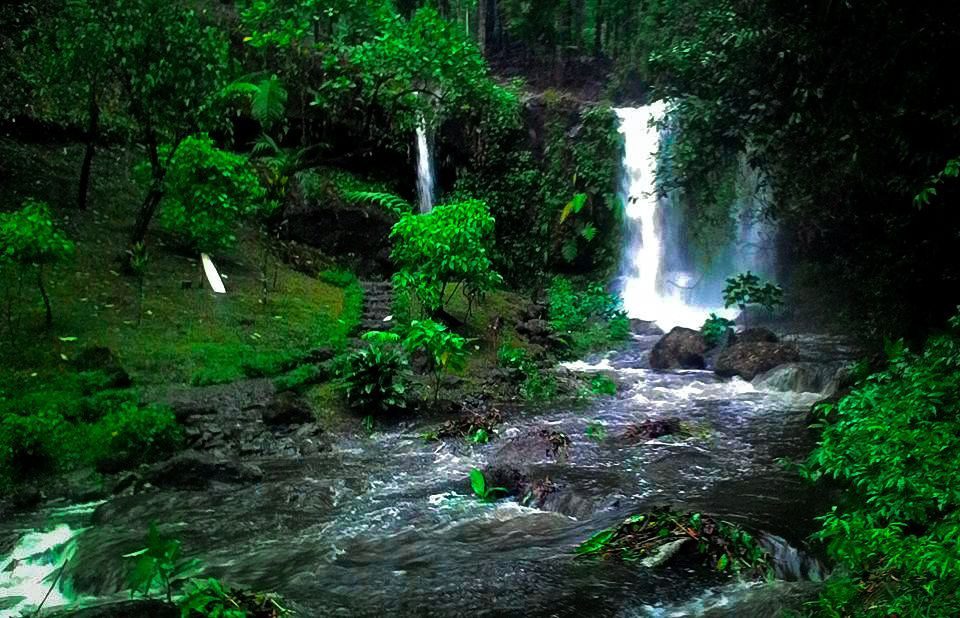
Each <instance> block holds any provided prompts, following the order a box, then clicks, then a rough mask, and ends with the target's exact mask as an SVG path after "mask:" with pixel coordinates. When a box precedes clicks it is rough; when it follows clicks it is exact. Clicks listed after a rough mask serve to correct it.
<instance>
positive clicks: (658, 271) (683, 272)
mask: <svg viewBox="0 0 960 618" xmlns="http://www.w3.org/2000/svg"><path fill="white" fill-rule="evenodd" d="M615 111H616V114H617V117H618V118H619V121H620V133H621V134H622V135H623V139H624V149H623V170H622V185H621V196H620V197H621V200H622V201H623V204H624V213H625V220H626V229H625V234H624V247H623V258H622V260H621V264H620V272H619V275H618V280H617V288H618V291H619V293H620V296H621V297H622V299H623V306H624V310H625V311H626V312H627V315H629V316H630V317H631V318H638V319H642V320H650V321H654V322H656V323H657V325H658V326H660V327H661V328H663V329H664V330H669V329H670V328H673V327H674V326H686V327H688V328H699V327H700V325H701V324H702V323H703V321H704V319H705V318H706V317H707V315H709V314H710V313H711V312H714V313H717V314H718V315H722V316H725V317H728V318H733V317H735V315H736V312H735V311H733V310H724V309H723V308H722V306H721V305H722V300H721V295H722V290H723V282H724V280H725V279H726V278H727V277H729V276H731V275H734V274H736V273H738V272H743V271H745V270H751V271H753V272H755V273H757V274H760V275H761V276H764V277H767V278H772V276H773V274H774V268H775V263H774V259H773V254H774V251H773V242H774V237H775V230H771V229H770V226H769V225H768V224H764V223H763V222H762V221H761V219H760V218H759V216H758V214H757V211H758V206H759V204H760V203H761V202H762V201H764V200H767V199H769V195H768V194H767V191H766V189H765V187H764V183H763V179H762V177H761V175H760V174H759V173H757V172H756V171H754V170H752V169H750V167H749V165H747V163H746V158H745V157H744V158H743V159H742V161H741V166H740V168H741V169H740V177H739V178H738V179H737V194H738V197H737V202H736V203H735V204H732V206H733V208H732V210H733V212H734V221H733V222H732V225H733V230H732V232H733V233H732V237H731V240H730V243H729V245H728V246H726V247H723V248H720V249H719V250H718V251H717V257H716V259H715V260H714V263H713V265H712V266H711V267H710V268H709V269H705V268H700V267H698V266H697V265H696V264H694V261H695V260H694V259H693V256H692V252H691V251H690V250H689V248H688V247H687V246H685V242H686V241H685V238H686V237H687V236H688V234H686V233H685V230H684V222H683V220H682V210H681V208H680V207H679V204H678V203H677V199H682V198H678V196H677V195H676V194H675V193H674V194H672V195H670V196H663V195H661V194H660V193H659V192H658V190H657V166H658V155H659V152H660V145H661V139H662V138H663V137H665V135H666V133H665V132H664V131H662V130H661V129H660V128H659V127H657V126H655V125H656V124H657V122H658V121H660V120H661V119H662V118H663V116H664V114H665V113H666V103H665V102H664V101H655V102H653V103H651V104H649V105H646V106H643V107H631V108H618V109H616V110H615Z"/></svg>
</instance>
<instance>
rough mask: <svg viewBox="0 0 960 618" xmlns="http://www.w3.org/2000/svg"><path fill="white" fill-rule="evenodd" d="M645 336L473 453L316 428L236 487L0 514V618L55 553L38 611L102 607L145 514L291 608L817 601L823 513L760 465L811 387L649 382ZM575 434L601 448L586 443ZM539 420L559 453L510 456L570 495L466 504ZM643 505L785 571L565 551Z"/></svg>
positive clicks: (405, 436)
mask: <svg viewBox="0 0 960 618" xmlns="http://www.w3.org/2000/svg"><path fill="white" fill-rule="evenodd" d="M655 340H656V338H655V337H652V338H651V337H642V338H637V339H636V340H635V341H634V342H633V344H632V345H630V346H629V347H628V348H627V349H626V350H624V351H622V352H618V353H611V354H608V355H606V357H604V358H598V359H594V362H592V363H575V364H572V365H570V366H569V369H572V370H575V371H584V372H594V371H604V372H606V373H607V374H608V375H610V376H612V377H614V379H615V380H616V381H617V382H618V384H619V390H618V394H617V395H616V396H615V397H607V398H601V399H597V400H593V401H591V402H589V403H587V404H583V405H571V406H569V407H559V408H547V409H543V410H533V409H531V410H525V411H524V410H520V411H511V412H510V413H508V414H505V416H506V422H505V423H504V425H503V426H501V428H500V436H499V437H498V439H496V440H494V441H492V442H491V443H489V444H486V445H478V446H474V445H468V444H465V443H462V442H456V441H448V442H447V443H437V442H434V443H426V442H424V441H423V440H422V439H421V438H420V437H419V434H420V433H421V432H422V431H423V430H424V429H426V427H425V426H422V425H417V424H411V425H409V426H403V427H395V428H391V429H387V430H384V431H378V432H376V433H375V434H374V435H373V436H372V437H370V438H365V437H361V436H334V435H328V436H327V439H328V440H329V449H327V450H325V451H324V452H323V453H321V454H319V455H317V456H313V457H310V458H304V459H302V460H290V459H275V460H265V461H257V462H255V463H257V464H258V465H260V466H261V467H262V469H263V470H264V473H265V479H264V481H263V482H261V483H257V484H254V485H249V486H245V487H236V486H224V487H221V488H215V489H212V490H208V491H172V490H154V491H149V492H146V493H141V494H138V495H133V496H126V497H115V498H113V499H111V500H109V501H107V502H105V503H103V504H99V505H90V506H89V507H87V508H84V507H77V508H71V509H63V510H60V511H55V512H42V513H32V514H27V515H23V516H21V517H18V518H14V519H13V520H12V521H4V522H2V523H0V542H3V540H4V539H14V538H15V539H18V540H17V541H16V543H15V548H14V549H13V550H12V552H11V551H10V550H9V548H4V547H3V546H2V545H0V555H5V556H6V558H3V559H0V616H15V615H19V612H20V610H21V609H23V608H26V607H29V606H30V605H33V604H35V603H36V602H37V601H38V600H39V598H42V596H43V593H44V592H45V591H46V589H47V588H48V587H49V585H50V583H51V582H52V581H53V578H54V577H55V576H56V573H57V571H58V570H59V569H58V567H59V565H60V563H61V562H62V561H63V559H64V557H65V555H72V558H71V559H70V561H69V562H68V564H67V567H66V568H65V569H64V572H63V576H62V578H61V579H60V581H59V582H58V585H57V586H55V590H54V592H53V594H51V598H50V599H49V600H48V601H47V603H48V605H57V604H64V603H72V602H76V600H78V599H79V600H89V599H92V598H100V599H103V598H105V597H117V598H120V597H121V596H122V594H123V592H122V591H123V589H124V587H125V586H124V580H125V575H126V572H127V570H128V569H129V567H130V564H129V560H125V559H123V558H122V557H121V556H122V555H123V554H125V553H128V552H130V551H133V550H136V549H138V548H139V547H140V546H141V545H142V539H143V537H144V535H145V531H146V528H147V526H148V524H149V522H151V521H156V522H158V523H160V524H162V525H163V528H164V531H165V532H167V533H170V534H171V535H173V536H175V537H177V538H179V539H181V540H182V541H183V544H184V550H185V553H186V554H188V555H190V556H194V557H197V558H200V559H201V560H202V561H203V562H204V563H205V564H206V565H207V567H208V573H209V574H211V575H214V576H221V577H224V578H225V579H227V580H228V581H233V582H236V583H239V584H246V585H251V586H255V587H256V588H258V589H265V590H276V591H278V592H280V593H281V594H282V595H283V596H284V597H285V598H286V599H288V600H289V602H290V603H291V605H292V606H293V607H295V608H296V609H298V610H299V611H300V612H301V615H303V616H324V615H344V616H378V615H433V616H460V615H468V614H469V615H473V614H484V615H525V616H579V615H591V616H688V615H709V616H758V617H762V616H775V615H777V614H778V612H779V611H780V610H781V609H782V608H783V607H785V606H796V605H797V604H799V603H801V602H802V601H803V600H804V599H807V598H809V597H810V596H811V595H813V594H816V589H817V583H816V582H815V581H810V577H809V576H811V575H813V576H816V575H817V574H818V571H819V568H818V565H817V564H816V563H815V561H813V560H812V559H810V558H807V557H805V556H804V555H803V553H802V552H798V550H797V549H796V548H798V547H800V546H801V545H802V542H803V539H804V538H805V537H806V536H807V535H808V534H809V533H810V532H811V531H812V526H813V518H814V516H816V515H817V514H820V513H822V512H823V511H824V509H825V505H823V504H822V503H821V502H820V501H819V500H818V499H817V496H816V494H815V492H813V491H812V490H811V488H809V487H808V486H806V485H805V484H804V483H803V482H801V481H800V480H799V479H798V478H797V477H796V476H795V475H794V474H793V473H791V472H788V471H787V470H785V469H784V468H783V467H782V466H781V465H779V464H778V463H777V459H778V458H780V457H796V456H802V455H803V454H804V453H805V452H807V451H808V449H809V448H810V446H811V444H810V439H811V438H810V436H809V434H808V431H807V429H806V422H807V413H808V410H809V407H810V405H811V403H813V402H814V401H815V400H816V399H817V397H818V395H816V394H813V393H805V394H798V393H780V392H767V391H761V390H757V389H756V388H755V387H753V386H752V385H751V384H750V383H747V382H743V381H741V380H739V379H733V380H721V379H719V378H716V377H715V376H714V375H713V374H712V373H710V372H703V371H682V372H654V371H651V370H649V369H646V368H645V367H646V355H647V352H648V350H649V348H650V347H651V346H652V344H653V342H654V341H655ZM824 347H826V348H828V349H829V348H830V345H829V342H828V345H825V346H824ZM671 417H672V418H678V419H680V420H681V421H682V423H683V424H684V427H685V428H686V430H687V432H688V433H690V434H692V436H690V437H686V438H667V437H664V438H660V439H655V440H651V441H648V442H646V443H644V442H641V443H638V444H637V443H633V444H631V443H628V442H626V441H623V440H619V439H618V436H620V435H621V434H622V433H623V432H624V431H625V430H626V428H627V427H628V426H629V425H630V424H631V423H635V422H637V421H639V420H643V419H658V418H659V419H665V418H671ZM591 422H599V423H601V424H602V425H603V426H604V427H605V430H606V434H607V439H605V440H603V441H600V442H597V441H593V440H591V439H589V438H588V437H587V436H586V435H585V429H586V426H587V424H588V423H591ZM540 428H549V429H550V430H554V431H560V432H563V433H565V434H566V435H567V436H568V437H569V438H570V440H571V441H572V444H571V446H570V448H569V451H568V453H567V455H566V456H564V457H561V458H559V459H554V458H552V457H549V456H547V455H546V454H544V457H543V458H541V459H540V460H538V461H532V462H528V463H529V468H528V472H529V473H530V475H531V476H532V477H541V478H542V477H549V478H550V479H551V480H552V481H554V482H555V483H556V484H557V485H558V486H560V487H562V488H563V491H564V492H565V493H566V494H569V496H570V497H569V499H568V500H567V501H566V503H567V504H568V505H569V508H566V509H562V510H564V511H565V513H558V512H546V511H541V510H537V509H533V508H527V507H522V506H519V505H518V504H517V503H516V502H515V501H512V500H501V501H499V502H497V503H494V504H484V503H481V502H479V501H478V500H476V499H475V498H473V497H472V496H471V494H470V491H469V487H468V483H467V481H466V479H467V475H468V473H469V471H470V469H471V468H474V467H479V468H482V467H484V465H486V464H487V463H488V462H489V461H491V460H492V459H494V458H495V457H496V453H497V451H498V450H499V449H501V448H503V446H504V444H505V443H507V442H508V441H509V440H510V439H511V436H517V435H521V436H522V435H523V434H524V433H526V432H529V431H536V430H538V429H540ZM655 505H671V506H674V507H677V508H680V509H685V510H686V509H689V510H696V511H703V512H706V513H709V514H712V515H716V516H719V517H722V518H726V519H729V520H732V521H736V522H739V523H742V524H744V525H745V526H747V527H748V528H750V529H752V530H755V531H757V532H760V533H763V534H764V535H766V536H765V539H766V540H765V542H766V543H767V544H768V546H770V547H771V548H772V549H773V550H775V552H776V554H777V559H778V564H779V570H780V575H781V576H782V577H783V578H785V579H781V580H778V581H776V582H769V583H759V584H749V585H748V584H742V583H717V582H709V581H702V580H700V579H697V577H696V576H694V575H692V574H691V573H690V572H687V571H684V570H678V569H671V568H666V569H664V570H658V571H645V570H643V569H642V568H639V567H635V566H625V565H619V564H614V563H609V562H600V563H597V562H587V561H583V560H578V559H574V558H573V555H572V551H573V548H574V547H575V546H576V545H577V544H578V543H580V542H581V541H583V540H584V539H585V538H587V537H588V536H590V535H591V534H592V533H593V532H595V531H596V530H598V529H600V528H603V527H606V526H609V525H612V524H614V523H616V522H617V521H619V520H621V519H622V518H624V517H625V516H627V515H628V514H630V513H633V512H635V511H638V510H644V509H647V508H649V507H651V506H655ZM574 515H575V516H574ZM77 531H80V532H79V535H78V536H76V538H74V534H76V532H77ZM38 532H39V533H43V532H47V533H48V534H38ZM31 535H32V536H31ZM74 544H76V546H75V547H74ZM30 548H33V550H34V551H30ZM74 550H75V552H74ZM31 578H32V579H31ZM814 579H816V578H815V577H814ZM787 580H794V581H787ZM4 597H7V599H6V601H4V600H3V599H4ZM13 597H20V600H19V601H17V599H15V598H13ZM71 600H72V601H71ZM4 603H6V605H4ZM4 607H7V609H3V608H4Z"/></svg>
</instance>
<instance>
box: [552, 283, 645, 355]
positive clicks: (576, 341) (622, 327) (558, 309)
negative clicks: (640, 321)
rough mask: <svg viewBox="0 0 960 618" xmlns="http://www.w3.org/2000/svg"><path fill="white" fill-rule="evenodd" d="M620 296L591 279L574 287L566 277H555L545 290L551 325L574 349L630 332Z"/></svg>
mask: <svg viewBox="0 0 960 618" xmlns="http://www.w3.org/2000/svg"><path fill="white" fill-rule="evenodd" d="M621 305H622V303H621V300H620V298H619V297H618V296H616V295H615V294H611V293H609V292H607V291H606V290H605V289H604V285H603V284H602V283H594V284H591V285H589V286H587V288H586V289H584V290H577V289H576V288H574V285H573V283H572V282H571V281H570V279H567V278H566V277H554V278H553V280H552V281H551V282H550V287H549V289H548V290H547V308H548V315H549V318H550V326H551V328H552V329H553V330H554V332H556V333H560V334H561V335H564V336H566V337H567V338H568V339H569V340H570V344H571V345H570V347H571V351H572V352H573V353H575V354H576V353H583V352H586V351H589V350H591V349H595V348H598V347H601V346H603V345H607V344H610V343H611V342H615V341H622V340H624V339H626V338H627V337H628V336H629V334H630V320H629V319H627V315H626V314H625V313H624V312H623V311H622V309H621Z"/></svg>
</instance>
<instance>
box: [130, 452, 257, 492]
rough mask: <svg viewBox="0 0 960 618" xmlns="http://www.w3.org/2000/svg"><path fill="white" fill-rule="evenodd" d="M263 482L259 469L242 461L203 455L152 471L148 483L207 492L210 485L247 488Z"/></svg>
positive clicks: (147, 475) (184, 456) (160, 465)
mask: <svg viewBox="0 0 960 618" xmlns="http://www.w3.org/2000/svg"><path fill="white" fill-rule="evenodd" d="M262 479H263V471H262V470H260V468H258V467H257V466H254V465H252V464H248V463H242V462H238V461H214V459H213V458H212V457H209V456H207V455H204V454H201V453H190V452H188V453H181V454H180V455H177V456H176V457H173V458H172V459H168V460H167V461H163V462H160V463H158V464H156V465H154V466H152V467H151V468H149V469H148V470H147V471H146V473H145V474H144V480H145V481H147V482H148V483H151V484H153V485H156V486H157V487H171V488H175V489H205V488H207V487H208V486H209V485H210V483H212V482H218V483H230V484H241V485H246V484H250V483H257V482H259V481H260V480H262Z"/></svg>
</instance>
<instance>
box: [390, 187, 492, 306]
mask: <svg viewBox="0 0 960 618" xmlns="http://www.w3.org/2000/svg"><path fill="white" fill-rule="evenodd" d="M493 228H494V220H493V217H492V216H491V215H490V211H489V210H488V209H487V206H486V204H484V203H483V202H481V201H478V200H467V201H463V202H457V203H454V204H446V205H443V206H437V207H436V208H434V209H433V211H431V212H430V213H427V214H422V215H415V214H407V215H405V216H403V217H402V218H401V219H400V220H399V221H398V222H397V223H396V225H394V226H393V230H392V231H391V232H390V237H391V238H392V239H393V240H394V242H395V246H394V249H393V254H392V257H393V261H394V262H395V263H396V265H397V267H398V269H399V270H398V272H397V274H396V275H394V287H395V288H396V289H397V290H399V291H401V292H406V293H408V294H411V295H412V296H413V297H415V298H416V299H417V300H418V301H419V302H420V304H421V305H422V306H423V307H424V308H425V309H426V310H427V311H429V312H435V311H439V310H442V309H443V308H444V306H445V305H446V304H447V303H448V302H449V301H450V299H451V298H452V297H453V295H454V294H456V293H457V292H458V291H462V292H463V293H464V294H465V295H466V297H467V300H468V302H469V306H468V313H469V311H470V309H471V308H472V307H473V305H474V304H475V303H476V302H478V301H479V300H481V299H482V298H483V296H484V295H485V294H486V293H487V292H488V291H490V290H491V289H493V288H494V287H496V286H497V285H499V284H500V283H501V282H502V279H501V277H500V275H499V274H497V272H496V271H494V270H493V264H492V263H491V262H490V258H489V257H488V247H487V245H488V243H489V242H490V240H491V236H492V234H493Z"/></svg>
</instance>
